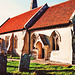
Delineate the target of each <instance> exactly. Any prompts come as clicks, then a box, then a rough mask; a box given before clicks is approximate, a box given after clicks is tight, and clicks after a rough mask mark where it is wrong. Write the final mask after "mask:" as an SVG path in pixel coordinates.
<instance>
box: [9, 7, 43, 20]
mask: <svg viewBox="0 0 75 75" xmlns="http://www.w3.org/2000/svg"><path fill="white" fill-rule="evenodd" d="M41 7H42V6H40V7H38V8H35V9H32V10H29V11H26V12H23V13H21V14H19V15H16V16H14V17H11V18H10V19H12V18H15V17H18V16H20V15H23V14H26V13H28V12H31V11H34V10H36V9H39V8H41Z"/></svg>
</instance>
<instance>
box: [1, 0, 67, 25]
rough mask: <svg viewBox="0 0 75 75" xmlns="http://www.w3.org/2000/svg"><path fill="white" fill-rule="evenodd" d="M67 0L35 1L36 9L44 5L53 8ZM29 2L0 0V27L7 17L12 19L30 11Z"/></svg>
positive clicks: (28, 0)
mask: <svg viewBox="0 0 75 75" xmlns="http://www.w3.org/2000/svg"><path fill="white" fill-rule="evenodd" d="M65 1H67V0H37V3H38V7H39V6H42V5H44V4H45V3H47V4H48V6H53V5H56V4H59V3H62V2H65ZM30 4H31V0H0V25H2V24H3V23H4V22H5V21H6V20H7V19H8V18H9V17H10V18H12V17H14V16H17V15H19V14H22V13H24V12H27V11H29V10H30Z"/></svg>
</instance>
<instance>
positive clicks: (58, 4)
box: [50, 0, 74, 8]
mask: <svg viewBox="0 0 75 75" xmlns="http://www.w3.org/2000/svg"><path fill="white" fill-rule="evenodd" d="M71 1H74V0H69V1H65V2H62V3H59V4H56V5H53V6H51V7H50V8H53V7H56V6H60V5H62V4H65V3H68V2H71Z"/></svg>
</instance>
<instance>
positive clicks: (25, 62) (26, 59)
mask: <svg viewBox="0 0 75 75" xmlns="http://www.w3.org/2000/svg"><path fill="white" fill-rule="evenodd" d="M30 57H31V56H30V55H29V54H24V55H21V59H20V65H19V71H21V72H23V71H28V70H29V65H30Z"/></svg>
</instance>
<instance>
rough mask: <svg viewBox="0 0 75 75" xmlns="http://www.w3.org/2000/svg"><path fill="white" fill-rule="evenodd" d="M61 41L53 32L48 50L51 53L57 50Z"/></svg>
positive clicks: (57, 34)
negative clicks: (49, 49)
mask: <svg viewBox="0 0 75 75" xmlns="http://www.w3.org/2000/svg"><path fill="white" fill-rule="evenodd" d="M60 40H61V37H60V35H59V33H58V32H57V31H53V33H52V34H51V36H50V48H51V50H53V51H56V50H59V42H60Z"/></svg>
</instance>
